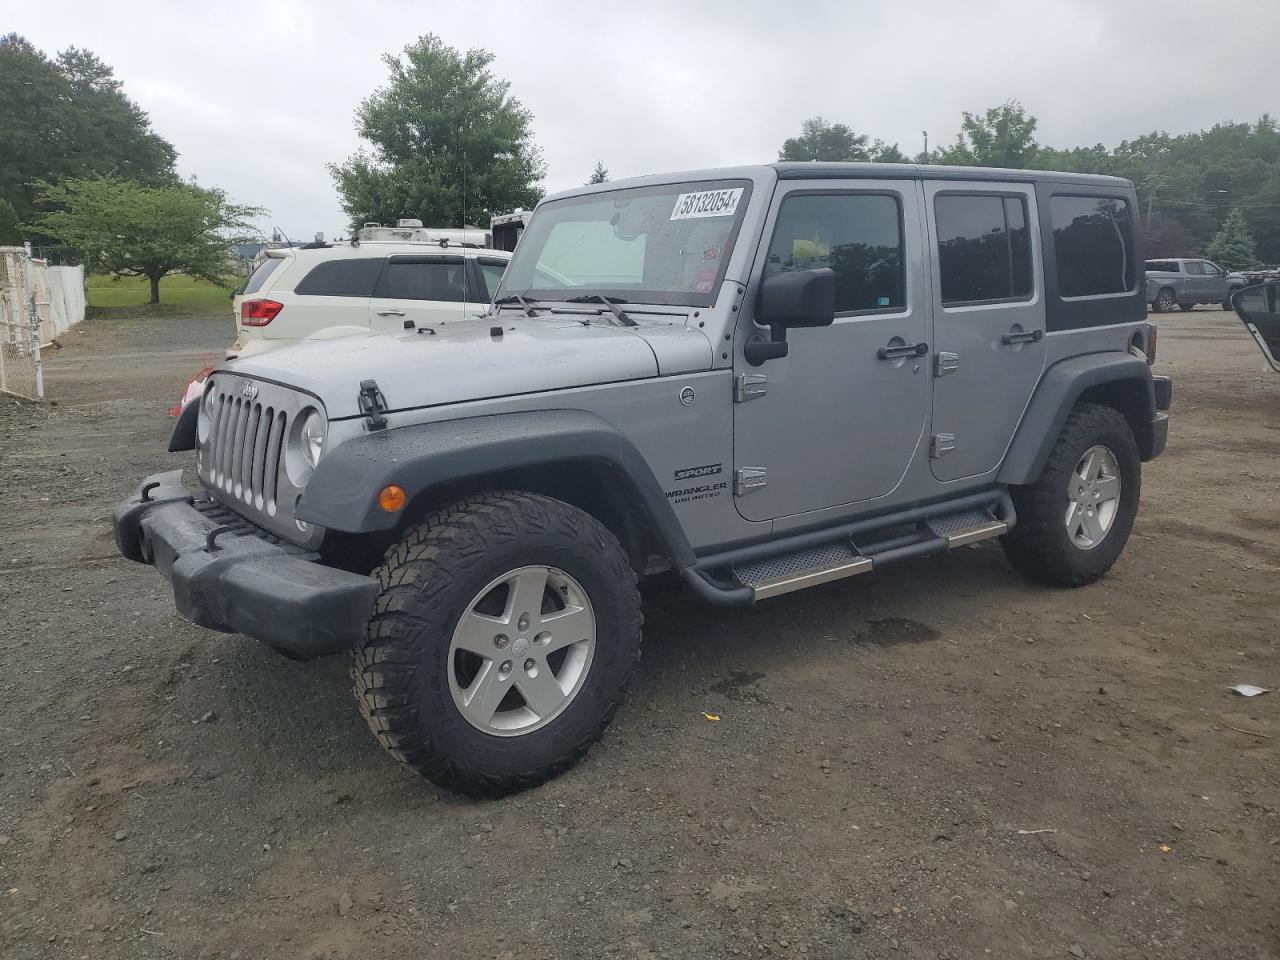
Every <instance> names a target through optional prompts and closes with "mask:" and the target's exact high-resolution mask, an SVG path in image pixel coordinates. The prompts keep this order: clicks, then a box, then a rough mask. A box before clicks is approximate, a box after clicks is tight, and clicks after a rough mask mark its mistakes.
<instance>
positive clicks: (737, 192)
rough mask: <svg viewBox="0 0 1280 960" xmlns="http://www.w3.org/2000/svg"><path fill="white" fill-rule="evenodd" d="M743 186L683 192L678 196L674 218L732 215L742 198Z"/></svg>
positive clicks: (672, 214)
mask: <svg viewBox="0 0 1280 960" xmlns="http://www.w3.org/2000/svg"><path fill="white" fill-rule="evenodd" d="M742 189H743V188H742V187H734V188H733V189H732V190H701V191H699V192H698V193H682V194H680V196H678V197H676V205H675V208H674V209H673V210H672V211H671V219H672V220H692V219H694V218H696V217H732V216H733V215H734V214H735V213H736V212H737V210H738V201H739V200H741V199H742Z"/></svg>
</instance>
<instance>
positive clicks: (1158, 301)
mask: <svg viewBox="0 0 1280 960" xmlns="http://www.w3.org/2000/svg"><path fill="white" fill-rule="evenodd" d="M1177 303H1178V296H1177V294H1175V293H1174V292H1173V291H1172V290H1170V289H1169V288H1168V287H1165V288H1164V289H1163V290H1161V291H1160V292H1159V293H1157V294H1156V298H1155V300H1154V301H1152V303H1151V310H1152V312H1153V313H1168V312H1169V311H1170V310H1172V309H1173V308H1174V307H1175V306H1176V305H1177Z"/></svg>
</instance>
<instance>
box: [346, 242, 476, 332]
mask: <svg viewBox="0 0 1280 960" xmlns="http://www.w3.org/2000/svg"><path fill="white" fill-rule="evenodd" d="M476 285H477V284H476V282H475V281H474V280H473V279H472V277H471V275H470V272H469V270H468V269H467V262H466V260H465V258H463V257H453V256H423V255H419V254H401V255H398V256H392V257H389V258H388V259H387V267H386V269H385V270H383V271H382V276H380V277H379V278H378V285H377V287H376V288H375V289H374V292H373V299H372V300H371V301H370V302H369V325H370V326H371V327H372V328H373V329H374V330H375V331H380V330H381V331H385V330H402V329H404V325H405V323H406V322H408V321H410V320H412V321H413V323H414V325H415V326H419V327H422V326H426V325H428V324H437V323H441V322H444V321H447V320H460V319H462V318H463V317H464V316H466V315H467V313H468V310H467V305H466V302H467V300H468V299H471V300H472V301H475V300H476V298H477V297H480V293H479V291H478V290H476V289H475V287H476ZM473 305H474V304H473Z"/></svg>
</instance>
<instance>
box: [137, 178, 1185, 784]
mask: <svg viewBox="0 0 1280 960" xmlns="http://www.w3.org/2000/svg"><path fill="white" fill-rule="evenodd" d="M1136 207H1137V200H1136V197H1135V194H1134V189H1133V186H1132V184H1131V183H1129V181H1127V180H1120V179H1116V178H1112V177H1100V176H1083V175H1072V174H1059V173H1047V172H1039V171H1030V170H1017V171H1011V170H984V169H967V168H962V167H931V166H916V165H906V164H902V165H897V164H870V163H848V164H844V163H836V164H833V163H779V164H774V165H769V166H753V167H740V168H733V169H725V170H707V171H701V172H696V173H684V174H672V175H666V176H656V177H646V178H643V179H637V180H629V181H619V182H611V183H606V184H601V185H596V186H591V187H583V188H579V189H576V190H573V191H570V192H568V193H563V194H560V195H558V196H555V197H551V198H549V199H547V200H544V201H543V202H542V203H541V204H540V205H539V206H538V207H537V209H536V210H535V212H534V214H533V217H532V219H531V221H530V223H529V227H528V229H527V230H526V231H525V234H524V237H523V238H522V239H521V241H520V244H519V246H518V247H517V249H516V251H515V256H514V258H513V260H512V262H511V265H510V267H509V268H508V269H507V272H506V274H505V275H504V277H503V279H502V285H501V287H500V289H499V290H498V295H497V298H496V300H495V301H494V305H493V308H492V312H491V314H490V316H488V317H486V318H484V319H477V320H464V321H461V322H458V323H449V324H444V325H443V326H440V327H436V328H434V330H433V331H424V330H422V329H419V330H416V331H396V332H394V333H389V334H387V335H384V336H369V337H362V338H359V339H358V340H356V341H347V342H341V343H309V344H302V345H300V346H298V347H295V348H294V349H291V350H283V351H279V352H277V353H273V354H269V355H265V356H255V357H248V358H241V359H240V360H239V361H237V362H236V363H234V364H231V365H229V366H227V367H224V368H223V369H220V370H218V371H216V372H215V373H214V374H213V375H212V376H211V377H210V383H209V385H208V387H207V388H206V389H205V391H204V393H203V395H202V396H201V397H200V398H199V399H198V400H196V401H194V402H192V403H191V404H189V405H188V406H187V407H186V408H185V409H184V410H183V413H182V416H181V417H180V418H179V422H178V424H177V427H176V429H175V432H174V435H173V440H172V442H171V444H170V449H172V450H179V451H182V450H194V451H195V472H196V477H197V480H198V484H199V487H198V488H197V489H196V490H194V491H192V490H189V489H188V488H187V487H186V486H184V484H183V482H182V471H181V470H177V469H175V470H172V471H170V472H167V473H160V474H155V475H154V476H151V477H147V478H146V479H144V480H143V481H142V482H141V484H139V486H138V487H137V489H136V490H135V491H134V493H133V494H132V495H131V496H130V497H128V498H127V499H126V500H125V501H124V502H122V503H121V504H120V505H119V506H118V507H117V509H116V511H115V536H116V542H117V544H118V545H119V549H120V551H121V553H122V554H123V555H124V556H126V557H129V558H131V559H133V560H136V561H140V562H144V563H151V564H154V565H155V566H156V567H157V568H158V569H159V571H160V572H161V573H162V574H164V575H165V576H166V577H168V578H169V579H170V580H171V581H172V583H173V589H174V595H175V599H176V603H177V607H178V610H179V612H180V613H181V614H182V615H183V616H185V617H186V618H188V619H189V620H192V621H193V622H195V623H197V624H201V625H203V626H206V627H211V628H213V629H217V630H225V631H231V632H238V633H243V634H247V635H249V636H251V637H256V638H258V639H259V640H261V641H263V642H265V643H266V644H268V645H270V646H272V647H275V648H278V649H280V650H283V651H285V652H287V653H288V654H289V655H291V656H294V657H303V658H306V657H315V656H319V655H323V654H329V653H336V652H339V651H344V650H352V651H353V670H352V675H353V679H354V684H355V691H356V697H357V700H358V702H359V704H360V709H361V711H362V712H363V714H364V716H365V718H366V719H367V721H368V724H369V727H370V729H371V730H372V732H373V734H374V736H375V737H376V738H377V739H378V741H379V742H380V743H381V744H382V745H383V746H384V747H385V748H386V749H387V750H389V751H390V752H391V753H392V755H393V756H395V757H396V758H397V759H398V760H399V761H400V762H402V763H404V764H406V765H407V766H409V767H410V768H412V769H413V770H415V771H417V772H419V773H421V774H422V775H424V776H426V777H428V778H430V779H431V780H432V781H434V782H435V783H437V784H440V785H442V786H445V787H449V788H453V789H457V790H460V791H464V792H467V793H472V794H490V795H491V794H501V793H506V792H510V791H513V790H518V789H522V788H524V787H528V786H531V785H533V784H536V783H539V782H541V781H543V780H546V779H547V778H549V777H551V776H554V775H555V774H557V773H559V772H561V771H563V770H565V769H567V768H568V767H569V766H571V765H572V764H574V763H575V762H577V761H578V760H579V759H580V758H581V757H582V756H583V755H584V754H585V753H586V751H587V750H588V749H589V748H590V746H591V744H592V743H593V742H594V741H595V740H596V739H597V738H598V737H599V736H600V734H601V732H602V731H603V729H604V727H605V726H606V725H607V724H608V722H609V721H610V719H611V718H612V717H613V715H614V713H615V711H616V710H617V708H618V705H619V703H620V701H621V699H622V696H623V690H624V688H625V686H626V683H627V680H628V678H629V677H630V676H631V673H632V669H633V667H634V664H635V662H636V659H637V657H638V655H639V649H640V624H641V612H640V594H639V591H638V581H639V580H640V579H641V578H643V577H646V576H648V575H651V574H655V573H660V572H663V571H673V572H674V573H675V574H677V575H678V576H679V578H680V579H682V580H683V582H684V583H685V584H687V585H688V587H689V588H691V589H692V590H693V591H694V592H695V593H697V594H698V595H699V596H701V597H703V598H704V599H706V600H708V601H710V602H711V603H714V604H722V605H733V604H746V605H750V604H753V603H756V602H760V601H764V600H766V599H767V598H771V597H776V596H778V595H780V594H786V593H789V592H791V591H794V590H800V589H802V588H806V587H812V586H816V585H818V584H823V583H828V582H830V581H833V580H837V579H840V578H842V577H851V576H854V575H858V574H866V573H869V572H872V571H875V570H879V569H880V568H881V567H883V566H886V565H889V564H892V563H896V562H898V561H902V560H906V559H908V558H911V557H919V556H923V555H926V554H935V553H942V552H945V551H948V550H954V549H957V548H960V547H962V546H964V545H967V544H972V543H976V542H979V541H983V540H989V539H992V538H999V539H1000V542H1001V544H1002V545H1003V547H1004V551H1005V554H1006V555H1007V556H1008V558H1009V560H1010V561H1011V562H1012V563H1013V565H1014V566H1015V567H1017V568H1018V569H1019V570H1021V571H1023V572H1024V573H1026V574H1027V575H1028V576H1030V577H1033V578H1035V579H1036V580H1039V581H1041V582H1044V583H1048V584H1054V585H1058V586H1067V587H1075V586H1080V585H1082V584H1086V583H1091V582H1093V581H1094V580H1097V579H1098V578H1099V577H1101V576H1103V575H1104V574H1105V573H1106V572H1107V571H1108V570H1109V569H1110V568H1111V566H1112V564H1114V563H1115V562H1116V560H1117V559H1118V558H1119V556H1120V553H1121V551H1122V550H1123V549H1124V546H1125V542H1126V541H1127V539H1128V537H1129V532H1130V530H1131V528H1132V526H1133V523H1134V518H1135V517H1136V515H1137V512H1138V499H1139V489H1140V487H1141V482H1142V463H1143V462H1144V461H1147V460H1150V459H1152V458H1153V457H1156V456H1158V455H1159V454H1160V453H1161V452H1162V451H1163V449H1164V447H1165V440H1166V437H1167V433H1168V416H1167V414H1165V413H1164V412H1163V411H1164V410H1166V409H1168V407H1169V405H1170V398H1171V394H1172V386H1171V382H1170V380H1169V379H1168V378H1165V377H1153V376H1152V372H1151V367H1150V361H1151V360H1152V359H1154V353H1155V349H1154V337H1153V328H1152V327H1151V326H1150V324H1148V323H1147V322H1146V316H1147V311H1146V304H1145V292H1144V290H1143V288H1142V275H1141V272H1140V270H1139V260H1138V258H1137V256H1136V251H1137V250H1138V237H1137V231H1136ZM299 256H301V254H300V255H299ZM285 309H286V311H287V310H288V309H289V308H288V307H286V308H285ZM1144 358H1145V359H1144ZM922 575H927V574H923V573H922ZM936 593H937V586H936V584H935V585H934V587H933V588H931V589H928V590H924V591H923V592H922V597H923V596H925V595H928V594H936ZM921 602H922V603H923V602H929V603H938V602H941V603H943V604H944V605H945V601H943V600H941V599H940V598H938V597H936V596H930V597H929V599H928V600H927V601H926V600H923V599H922V601H921ZM1088 603H1089V597H1088V596H1083V597H1082V598H1081V600H1080V604H1081V608H1082V609H1085V608H1087V607H1088ZM794 609H795V610H796V611H800V610H801V608H794Z"/></svg>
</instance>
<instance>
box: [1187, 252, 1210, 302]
mask: <svg viewBox="0 0 1280 960" xmlns="http://www.w3.org/2000/svg"><path fill="white" fill-rule="evenodd" d="M1184 268H1185V269H1186V271H1187V279H1186V281H1185V283H1186V286H1185V287H1183V289H1184V290H1185V291H1186V292H1185V293H1184V294H1183V296H1182V298H1181V299H1182V301H1183V302H1184V303H1200V302H1201V301H1204V300H1211V299H1213V298H1212V297H1211V296H1209V278H1208V277H1206V276H1205V271H1204V264H1203V263H1201V262H1200V261H1199V260H1188V261H1187V262H1186V263H1185V264H1184Z"/></svg>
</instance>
